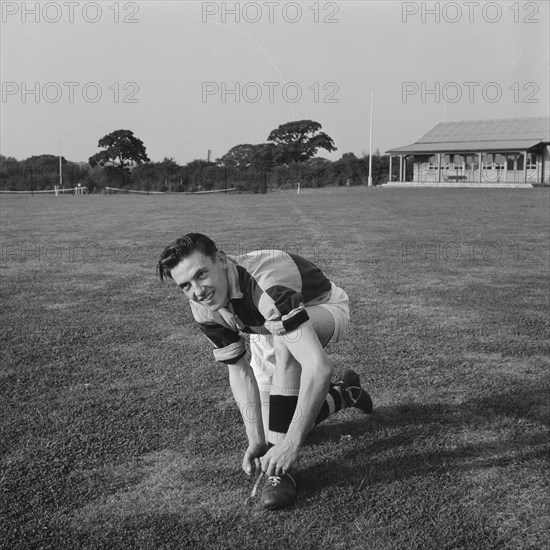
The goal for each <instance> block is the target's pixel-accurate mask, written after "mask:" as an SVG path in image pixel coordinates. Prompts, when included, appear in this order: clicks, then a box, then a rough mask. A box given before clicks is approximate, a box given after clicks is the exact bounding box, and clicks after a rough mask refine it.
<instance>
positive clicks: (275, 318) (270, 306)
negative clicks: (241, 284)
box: [258, 285, 309, 336]
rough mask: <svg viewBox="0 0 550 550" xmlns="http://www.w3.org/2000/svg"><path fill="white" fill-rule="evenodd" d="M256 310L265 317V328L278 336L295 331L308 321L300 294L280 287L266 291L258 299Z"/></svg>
mask: <svg viewBox="0 0 550 550" xmlns="http://www.w3.org/2000/svg"><path fill="white" fill-rule="evenodd" d="M258 309H259V310H260V312H261V313H262V315H263V316H264V317H265V325H264V326H265V328H266V329H267V330H268V331H269V332H271V333H272V334H275V335H279V336H282V335H284V334H286V333H287V332H292V331H293V330H296V329H297V328H298V327H299V326H300V325H302V324H303V323H305V322H306V321H307V320H308V319H309V315H308V314H307V311H306V308H305V306H304V302H303V298H302V294H301V293H300V292H298V291H296V290H294V289H292V288H289V287H287V286H282V285H275V286H272V287H270V288H268V289H266V291H265V292H264V293H262V295H261V297H260V300H259V303H258Z"/></svg>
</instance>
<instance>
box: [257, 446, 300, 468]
mask: <svg viewBox="0 0 550 550" xmlns="http://www.w3.org/2000/svg"><path fill="white" fill-rule="evenodd" d="M299 456H300V451H299V447H298V445H296V444H294V443H293V442H292V441H290V440H289V439H288V437H285V439H283V440H282V441H280V442H279V443H277V445H275V446H274V447H271V449H269V451H268V452H267V453H266V454H265V455H264V456H263V457H262V458H261V459H260V463H261V465H262V470H263V472H264V473H265V474H267V475H268V476H280V475H283V474H286V473H287V472H288V471H289V470H290V468H292V466H293V465H294V463H295V462H296V461H297V460H298V458H299Z"/></svg>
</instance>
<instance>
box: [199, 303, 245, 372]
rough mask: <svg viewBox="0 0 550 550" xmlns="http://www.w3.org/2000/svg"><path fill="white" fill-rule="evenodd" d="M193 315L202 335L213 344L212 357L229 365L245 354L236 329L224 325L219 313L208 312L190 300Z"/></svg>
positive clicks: (242, 341)
mask: <svg viewBox="0 0 550 550" xmlns="http://www.w3.org/2000/svg"><path fill="white" fill-rule="evenodd" d="M191 311H192V313H193V317H194V319H195V321H196V322H197V324H198V325H199V328H200V329H201V331H202V332H203V333H204V335H205V336H206V337H207V338H208V340H210V342H211V343H212V345H213V346H214V350H213V353H214V359H216V361H219V362H220V363H225V364H226V365H231V364H233V363H236V362H237V361H238V360H239V359H241V358H242V357H244V356H245V354H246V347H245V344H244V340H243V339H242V337H241V336H240V334H239V332H238V330H235V329H233V328H232V327H229V326H226V324H225V323H224V321H223V318H222V317H221V315H219V314H216V313H214V314H210V312H208V311H205V310H204V309H203V308H201V307H200V306H199V305H198V304H195V303H194V302H191Z"/></svg>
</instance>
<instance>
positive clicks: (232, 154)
mask: <svg viewBox="0 0 550 550" xmlns="http://www.w3.org/2000/svg"><path fill="white" fill-rule="evenodd" d="M255 147H256V146H255V145H251V144H250V143H243V144H241V145H235V147H232V148H231V149H229V151H228V152H227V153H225V155H224V156H223V157H221V158H219V159H218V160H217V162H218V164H221V165H222V166H231V167H235V168H245V167H246V166H248V165H249V164H250V160H251V159H250V156H251V154H252V153H253V152H254V149H255Z"/></svg>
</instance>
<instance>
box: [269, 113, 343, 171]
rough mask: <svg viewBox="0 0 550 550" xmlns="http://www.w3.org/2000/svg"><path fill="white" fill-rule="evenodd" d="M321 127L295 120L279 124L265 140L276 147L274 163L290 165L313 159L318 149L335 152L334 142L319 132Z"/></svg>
mask: <svg viewBox="0 0 550 550" xmlns="http://www.w3.org/2000/svg"><path fill="white" fill-rule="evenodd" d="M321 128H322V126H321V125H320V124H319V123H318V122H314V121H313V120H297V121H295V122H287V123H286V124H281V125H280V126H279V127H278V128H277V129H275V130H272V131H271V133H270V134H269V136H268V138H267V140H268V141H272V142H274V143H275V145H276V146H277V151H276V156H275V159H274V160H275V162H277V163H281V164H290V163H291V162H303V161H306V160H309V159H311V158H313V157H314V156H315V155H316V154H317V151H318V150H319V149H326V150H327V151H329V152H331V151H336V147H335V146H334V141H333V140H332V138H331V137H330V136H328V135H327V134H325V133H324V132H321V131H320V130H321Z"/></svg>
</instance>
